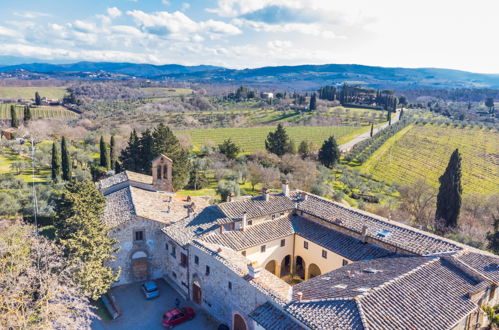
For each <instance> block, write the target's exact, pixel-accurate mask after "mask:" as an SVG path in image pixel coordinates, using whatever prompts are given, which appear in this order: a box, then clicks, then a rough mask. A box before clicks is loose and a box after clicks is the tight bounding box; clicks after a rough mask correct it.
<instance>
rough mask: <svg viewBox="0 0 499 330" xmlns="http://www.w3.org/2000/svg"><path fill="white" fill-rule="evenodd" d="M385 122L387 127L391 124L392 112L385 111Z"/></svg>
mask: <svg viewBox="0 0 499 330" xmlns="http://www.w3.org/2000/svg"><path fill="white" fill-rule="evenodd" d="M386 121H387V122H388V125H391V124H392V112H391V111H390V110H387V111H386Z"/></svg>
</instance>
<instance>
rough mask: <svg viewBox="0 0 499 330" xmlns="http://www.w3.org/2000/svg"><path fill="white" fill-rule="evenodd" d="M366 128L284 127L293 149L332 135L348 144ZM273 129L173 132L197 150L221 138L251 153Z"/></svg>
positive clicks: (319, 141) (340, 142)
mask: <svg viewBox="0 0 499 330" xmlns="http://www.w3.org/2000/svg"><path fill="white" fill-rule="evenodd" d="M369 129H370V128H369V127H368V126H366V127H352V126H293V127H286V131H287V132H288V134H289V136H290V138H291V140H293V141H294V142H295V144H296V146H298V145H299V143H300V142H301V141H302V140H307V141H309V142H315V143H316V144H317V145H319V146H320V145H321V144H322V142H324V140H326V139H327V138H328V137H329V136H331V135H333V136H335V137H336V140H337V141H338V143H339V144H342V143H345V142H348V141H349V140H351V139H353V138H354V137H355V136H357V135H359V134H361V133H364V132H367V131H368V130H369ZM274 130H275V127H274V126H266V127H249V128H216V129H194V130H183V131H176V132H175V133H176V134H185V135H188V136H190V138H191V141H192V144H193V145H194V147H200V146H202V145H204V144H207V143H209V142H211V143H214V144H220V143H222V142H223V141H224V140H225V139H228V138H230V139H232V141H234V142H235V143H237V144H238V145H239V146H240V147H241V148H242V149H243V152H245V153H248V152H253V151H256V150H260V149H265V139H266V138H267V135H268V134H269V132H270V131H274Z"/></svg>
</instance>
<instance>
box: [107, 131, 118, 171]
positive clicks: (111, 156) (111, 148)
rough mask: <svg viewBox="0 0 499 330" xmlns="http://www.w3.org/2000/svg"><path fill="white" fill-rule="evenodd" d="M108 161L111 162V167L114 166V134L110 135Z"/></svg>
mask: <svg viewBox="0 0 499 330" xmlns="http://www.w3.org/2000/svg"><path fill="white" fill-rule="evenodd" d="M109 161H110V163H111V169H112V170H114V169H115V168H116V141H115V140H114V135H111V140H110V141H109Z"/></svg>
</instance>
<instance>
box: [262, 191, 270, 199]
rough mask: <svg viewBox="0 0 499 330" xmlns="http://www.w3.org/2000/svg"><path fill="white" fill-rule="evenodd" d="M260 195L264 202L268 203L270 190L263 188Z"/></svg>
mask: <svg viewBox="0 0 499 330" xmlns="http://www.w3.org/2000/svg"><path fill="white" fill-rule="evenodd" d="M262 194H263V198H264V199H265V201H266V202H268V201H269V200H270V190H269V189H268V188H263V189H262Z"/></svg>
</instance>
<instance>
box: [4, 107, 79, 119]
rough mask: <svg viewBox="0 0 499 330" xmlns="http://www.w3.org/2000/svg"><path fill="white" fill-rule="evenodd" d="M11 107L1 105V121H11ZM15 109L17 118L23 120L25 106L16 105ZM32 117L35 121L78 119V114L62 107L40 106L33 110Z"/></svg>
mask: <svg viewBox="0 0 499 330" xmlns="http://www.w3.org/2000/svg"><path fill="white" fill-rule="evenodd" d="M10 106H11V104H0V119H10ZM15 107H16V113H17V118H19V119H22V118H23V117H24V106H23V105H15ZM31 116H32V117H33V119H38V118H44V119H67V118H74V117H78V114H77V113H75V112H73V111H69V110H68V109H66V108H64V107H62V106H38V107H34V108H31Z"/></svg>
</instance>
